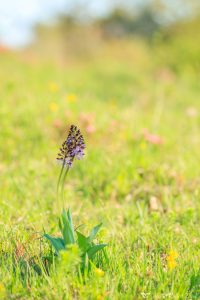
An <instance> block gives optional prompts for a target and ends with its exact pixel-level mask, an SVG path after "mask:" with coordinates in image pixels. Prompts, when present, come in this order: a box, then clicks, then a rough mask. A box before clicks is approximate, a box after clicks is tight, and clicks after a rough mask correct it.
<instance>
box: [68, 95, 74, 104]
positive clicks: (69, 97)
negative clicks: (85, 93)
mask: <svg viewBox="0 0 200 300" xmlns="http://www.w3.org/2000/svg"><path fill="white" fill-rule="evenodd" d="M67 101H68V102H75V101H76V95H75V94H69V95H67Z"/></svg>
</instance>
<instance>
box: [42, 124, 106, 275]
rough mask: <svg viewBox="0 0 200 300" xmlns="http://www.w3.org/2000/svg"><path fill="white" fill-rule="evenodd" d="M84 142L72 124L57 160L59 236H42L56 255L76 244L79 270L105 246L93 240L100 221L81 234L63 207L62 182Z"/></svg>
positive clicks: (92, 259)
mask: <svg viewBox="0 0 200 300" xmlns="http://www.w3.org/2000/svg"><path fill="white" fill-rule="evenodd" d="M84 149H85V142H84V139H83V136H82V134H81V133H80V130H79V129H78V128H77V127H76V126H74V125H72V126H71V127H70V131H69V134H68V137H67V139H66V141H64V143H63V144H62V147H61V148H60V152H59V154H58V157H57V160H58V161H59V162H61V163H62V167H61V171H60V175H59V178H58V185H57V199H59V198H61V200H62V203H63V211H62V214H61V217H60V218H59V229H60V233H61V236H60V237H53V236H50V235H49V234H47V233H45V234H44V237H45V238H46V239H47V240H48V241H49V242H50V244H51V245H52V247H53V249H54V250H55V255H56V256H58V255H59V254H60V253H61V251H70V250H71V249H72V248H71V247H72V245H76V246H77V247H78V249H79V252H80V258H81V270H82V271H84V270H85V269H86V267H87V268H88V270H89V268H90V262H92V261H94V258H95V256H96V254H97V252H99V251H100V250H102V249H103V248H104V247H106V244H95V243H94V240H95V238H96V236H97V234H98V232H99V230H100V228H101V226H102V223H100V224H98V225H97V226H95V227H94V228H93V229H92V231H91V232H90V234H89V236H85V235H83V234H82V233H81V232H79V231H78V230H77V229H76V230H75V229H74V225H73V222H72V215H71V211H70V209H68V210H67V211H66V210H65V209H64V194H63V191H64V183H65V180H66V176H67V174H68V171H69V169H70V168H71V167H72V164H73V162H74V159H75V158H77V159H81V158H82V157H83V156H84Z"/></svg>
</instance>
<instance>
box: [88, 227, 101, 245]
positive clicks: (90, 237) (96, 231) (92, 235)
mask: <svg viewBox="0 0 200 300" xmlns="http://www.w3.org/2000/svg"><path fill="white" fill-rule="evenodd" d="M101 226H102V223H100V224H98V225H97V226H95V227H94V228H93V229H92V231H91V233H90V235H89V240H90V242H92V241H93V240H94V239H95V237H96V235H97V233H98V232H99V229H100V228H101Z"/></svg>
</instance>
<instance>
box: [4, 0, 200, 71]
mask: <svg viewBox="0 0 200 300" xmlns="http://www.w3.org/2000/svg"><path fill="white" fill-rule="evenodd" d="M199 15H200V2H199V1H198V0H123V1H122V0H103V1H102V0H94V1H88V0H57V1H54V0H43V1H39V0H29V1H25V0H18V1H16V0H7V1H3V0H1V1H0V51H1V53H3V52H7V51H18V52H20V51H21V52H22V51H23V55H27V56H28V57H29V58H30V57H32V59H34V58H35V59H36V58H38V57H40V58H42V59H44V60H51V61H54V62H58V63H59V62H60V63H62V64H63V63H69V62H70V61H72V60H74V59H83V58H88V59H90V58H91V57H94V56H96V57H97V56H98V55H102V52H101V51H102V50H105V49H106V50H107V51H109V49H110V50H111V52H115V51H117V52H121V54H122V53H123V52H126V50H124V46H125V45H126V46H127V48H128V49H129V50H128V51H129V52H130V51H133V52H134V51H137V50H136V49H134V48H135V46H136V47H137V48H138V46H137V45H138V44H140V46H141V43H145V44H146V45H147V46H148V47H151V48H152V47H154V46H155V45H156V46H157V45H158V44H159V46H162V44H164V45H170V47H171V49H172V53H171V55H170V54H169V53H167V55H166V56H168V57H162V59H164V60H166V63H167V64H168V65H170V66H171V67H175V65H176V63H177V60H178V61H179V60H180V61H181V64H182V63H184V64H185V63H187V62H188V59H189V60H190V59H191V57H192V60H193V62H194V63H195V67H197V65H198V61H199V56H200V54H199V53H200V51H199V50H200V39H199V30H200V17H199ZM175 44H178V46H179V47H177V48H176V45H175Z"/></svg>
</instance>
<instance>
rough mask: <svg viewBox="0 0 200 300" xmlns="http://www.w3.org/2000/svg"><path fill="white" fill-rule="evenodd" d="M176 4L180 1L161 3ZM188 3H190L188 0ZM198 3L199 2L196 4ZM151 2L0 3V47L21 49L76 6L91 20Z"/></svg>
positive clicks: (47, 0) (24, 0)
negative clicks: (115, 9)
mask: <svg viewBox="0 0 200 300" xmlns="http://www.w3.org/2000/svg"><path fill="white" fill-rule="evenodd" d="M163 1H167V2H168V3H172V5H174V3H175V2H176V4H178V6H177V7H175V10H176V11H177V10H178V9H179V8H180V7H183V5H182V6H181V5H180V3H181V1H183V0H163ZM190 1H191V0H190ZM198 1H200V0H198ZM148 2H151V0H91V1H90V0H0V45H1V44H3V45H7V46H9V47H23V46H25V45H26V44H28V43H29V42H31V41H32V40H33V39H34V30H33V28H34V25H35V24H37V23H38V22H40V23H45V22H50V21H52V20H54V19H55V18H56V16H57V15H58V14H61V13H64V12H68V11H71V10H72V8H73V6H74V5H75V4H78V5H79V7H80V8H81V9H82V11H83V13H84V8H87V12H89V13H90V15H91V16H92V17H94V16H101V15H104V14H106V13H107V12H109V11H110V10H111V9H112V7H113V6H116V4H120V3H125V4H126V5H127V6H128V5H134V6H135V7H136V6H142V5H144V4H146V3H148Z"/></svg>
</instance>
